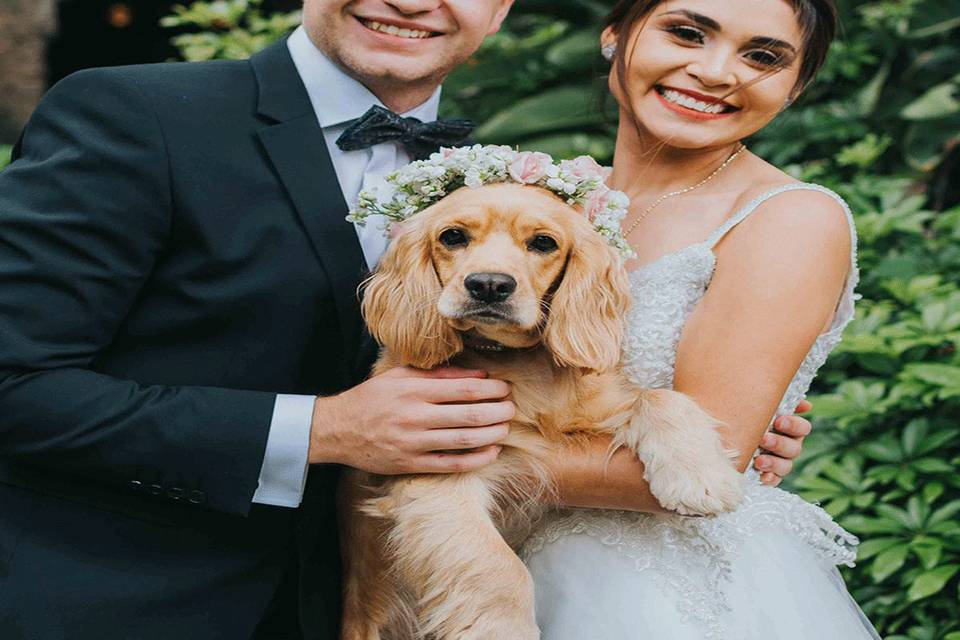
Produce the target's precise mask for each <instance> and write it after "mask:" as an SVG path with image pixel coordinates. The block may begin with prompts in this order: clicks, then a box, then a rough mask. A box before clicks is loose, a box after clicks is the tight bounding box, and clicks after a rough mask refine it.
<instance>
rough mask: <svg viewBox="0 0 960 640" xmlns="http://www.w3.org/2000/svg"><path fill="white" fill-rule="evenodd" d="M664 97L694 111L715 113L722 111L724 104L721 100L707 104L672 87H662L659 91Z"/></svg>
mask: <svg viewBox="0 0 960 640" xmlns="http://www.w3.org/2000/svg"><path fill="white" fill-rule="evenodd" d="M660 95H662V96H663V97H664V98H666V99H667V102H672V103H674V104H679V105H682V106H684V107H686V108H688V109H693V110H694V111H699V112H701V113H710V114H717V113H723V111H724V109H725V107H726V106H725V105H724V104H723V103H722V102H714V103H713V104H708V103H706V102H702V101H700V100H697V99H695V98H692V97H690V96H688V95H685V94H682V93H680V92H679V91H674V90H673V89H664V90H663V91H661V92H660Z"/></svg>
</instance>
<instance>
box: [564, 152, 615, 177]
mask: <svg viewBox="0 0 960 640" xmlns="http://www.w3.org/2000/svg"><path fill="white" fill-rule="evenodd" d="M560 168H561V169H563V170H564V171H565V172H567V173H569V174H571V175H572V176H574V177H576V178H577V179H578V180H589V179H591V178H601V179H602V178H604V177H605V174H604V170H603V167H601V166H600V165H599V164H597V161H596V160H594V159H593V158H591V157H590V156H580V157H579V158H574V159H573V160H564V161H563V162H562V163H561V165H560Z"/></svg>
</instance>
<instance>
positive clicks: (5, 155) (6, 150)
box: [0, 144, 13, 169]
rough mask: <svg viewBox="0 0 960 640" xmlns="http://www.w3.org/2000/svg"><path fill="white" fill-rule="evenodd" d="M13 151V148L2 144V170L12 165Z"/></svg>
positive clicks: (0, 152) (0, 163) (0, 167)
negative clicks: (11, 155) (11, 153)
mask: <svg viewBox="0 0 960 640" xmlns="http://www.w3.org/2000/svg"><path fill="white" fill-rule="evenodd" d="M12 150H13V147H11V146H9V145H5V144H0V169H3V168H4V167H5V166H7V165H8V164H9V163H10V152H11V151H12Z"/></svg>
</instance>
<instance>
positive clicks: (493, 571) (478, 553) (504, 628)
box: [370, 473, 540, 640]
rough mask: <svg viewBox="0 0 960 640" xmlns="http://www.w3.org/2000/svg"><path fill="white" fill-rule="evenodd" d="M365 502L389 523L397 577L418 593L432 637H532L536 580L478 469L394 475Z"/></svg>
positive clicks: (484, 639) (479, 639) (532, 639)
mask: <svg viewBox="0 0 960 640" xmlns="http://www.w3.org/2000/svg"><path fill="white" fill-rule="evenodd" d="M374 503H375V504H371V505H370V506H371V507H373V508H376V509H378V510H380V511H381V512H382V513H383V515H385V516H387V517H388V518H389V519H390V520H391V521H392V523H393V526H392V528H391V529H390V532H389V535H388V539H387V544H388V545H389V555H390V557H391V559H392V562H393V568H394V569H395V571H396V576H397V578H398V580H399V581H400V582H401V583H403V584H404V585H406V586H407V587H408V588H409V589H410V590H411V591H412V592H413V593H414V594H415V595H416V597H417V599H418V605H417V606H418V609H419V618H420V627H421V631H422V632H423V633H424V635H425V636H426V637H429V638H435V639H436V640H535V639H536V638H539V637H540V632H539V630H538V629H537V625H536V621H535V619H534V611H533V583H532V579H531V577H530V574H529V572H528V571H527V569H526V567H525V566H524V565H523V563H522V562H521V561H520V559H519V558H518V557H517V556H516V554H515V553H514V552H513V550H512V549H511V548H510V547H509V546H508V545H507V543H506V542H505V541H504V539H503V537H502V536H501V535H500V533H499V531H498V530H497V527H496V525H495V523H494V520H493V518H492V517H491V513H492V512H493V511H494V510H495V509H496V505H495V501H494V496H493V495H492V492H491V488H490V486H489V485H488V483H487V481H485V480H484V479H483V478H482V477H481V476H480V475H478V474H476V473H469V474H455V475H446V476H418V477H411V478H407V479H404V480H400V481H398V482H397V483H396V484H394V485H393V487H392V488H391V490H390V492H389V494H388V495H387V496H385V497H384V498H381V499H379V500H376V501H374Z"/></svg>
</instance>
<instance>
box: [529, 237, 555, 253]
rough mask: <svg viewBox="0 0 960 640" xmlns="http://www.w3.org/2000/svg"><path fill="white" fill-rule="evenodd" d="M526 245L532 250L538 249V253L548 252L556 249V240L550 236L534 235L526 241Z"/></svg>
mask: <svg viewBox="0 0 960 640" xmlns="http://www.w3.org/2000/svg"><path fill="white" fill-rule="evenodd" d="M527 246H528V247H529V248H530V249H531V250H532V251H539V252H540V253H550V252H551V251H556V250H557V241H556V240H554V239H553V238H551V237H550V236H536V237H534V239H533V240H531V241H530V242H529V243H527Z"/></svg>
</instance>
